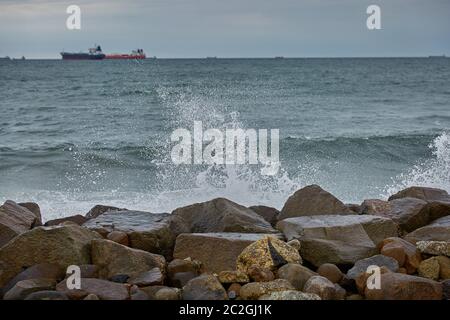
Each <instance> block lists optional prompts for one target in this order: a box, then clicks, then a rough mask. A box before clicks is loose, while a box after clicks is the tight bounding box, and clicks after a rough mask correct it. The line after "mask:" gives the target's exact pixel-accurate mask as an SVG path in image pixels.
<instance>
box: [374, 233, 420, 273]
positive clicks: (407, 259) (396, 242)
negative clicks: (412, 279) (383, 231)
mask: <svg viewBox="0 0 450 320" xmlns="http://www.w3.org/2000/svg"><path fill="white" fill-rule="evenodd" d="M400 247H401V250H402V252H403V255H404V262H403V264H400V263H399V266H404V267H405V269H406V271H407V273H408V274H413V273H415V272H416V270H417V268H418V267H419V264H420V262H421V261H422V257H421V255H420V252H419V250H417V248H416V247H415V246H414V245H413V244H411V243H410V242H408V241H405V240H403V239H401V238H396V237H391V238H386V239H384V240H383V241H382V242H381V243H380V244H379V248H380V249H381V254H382V255H385V256H388V257H391V258H394V259H396V260H397V261H399V260H400V262H401V260H402V253H401V252H400ZM390 248H393V249H392V250H391V249H390ZM394 250H395V251H396V252H394ZM399 252H400V253H399Z"/></svg>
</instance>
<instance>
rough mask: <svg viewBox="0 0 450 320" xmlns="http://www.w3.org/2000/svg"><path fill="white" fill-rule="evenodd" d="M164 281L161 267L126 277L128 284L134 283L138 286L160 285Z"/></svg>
mask: <svg viewBox="0 0 450 320" xmlns="http://www.w3.org/2000/svg"><path fill="white" fill-rule="evenodd" d="M163 282H164V275H163V273H162V272H161V269H159V268H158V267H156V268H153V269H151V270H149V271H145V272H143V273H140V274H138V275H137V276H135V277H132V278H130V279H128V283H129V284H133V285H136V286H138V287H146V286H154V285H162V284H163Z"/></svg>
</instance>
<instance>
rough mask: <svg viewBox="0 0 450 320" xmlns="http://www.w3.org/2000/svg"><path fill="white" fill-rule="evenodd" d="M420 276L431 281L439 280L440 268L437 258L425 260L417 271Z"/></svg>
mask: <svg viewBox="0 0 450 320" xmlns="http://www.w3.org/2000/svg"><path fill="white" fill-rule="evenodd" d="M417 271H418V273H419V276H421V277H424V278H428V279H431V280H438V279H439V272H440V266H439V261H438V260H437V259H436V257H433V258H429V259H426V260H423V261H422V262H421V263H420V265H419V268H418V269H417Z"/></svg>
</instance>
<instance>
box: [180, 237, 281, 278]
mask: <svg viewBox="0 0 450 320" xmlns="http://www.w3.org/2000/svg"><path fill="white" fill-rule="evenodd" d="M266 236H267V234H259V233H258V234H256V233H232V232H231V233H227V232H222V233H186V234H180V235H179V236H178V237H177V240H176V243H175V250H174V258H176V259H185V258H188V257H191V258H192V259H195V260H198V261H201V262H202V271H208V272H215V273H219V272H220V271H228V270H235V269H236V259H237V258H238V256H239V255H240V254H241V252H242V251H243V250H244V249H245V248H246V247H247V246H249V245H250V244H252V243H253V242H255V241H257V240H259V239H262V238H264V237H266ZM278 236H279V235H278Z"/></svg>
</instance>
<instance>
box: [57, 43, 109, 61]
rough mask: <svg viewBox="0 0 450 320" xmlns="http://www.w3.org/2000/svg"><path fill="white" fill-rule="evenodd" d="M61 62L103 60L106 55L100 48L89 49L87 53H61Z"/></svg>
mask: <svg viewBox="0 0 450 320" xmlns="http://www.w3.org/2000/svg"><path fill="white" fill-rule="evenodd" d="M61 57H62V59H63V60H103V59H105V57H106V55H105V54H104V53H103V52H102V48H101V47H100V46H97V45H96V46H95V47H94V48H89V52H64V51H63V52H61Z"/></svg>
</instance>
